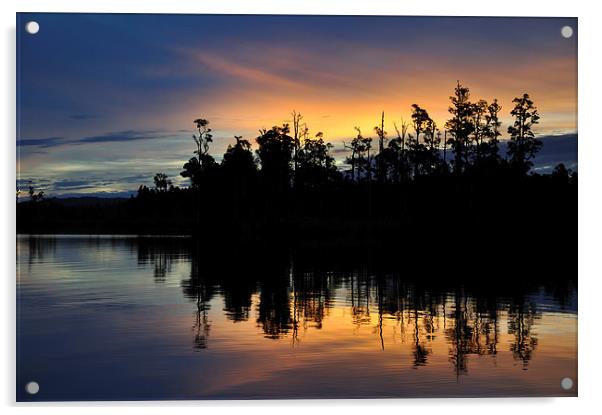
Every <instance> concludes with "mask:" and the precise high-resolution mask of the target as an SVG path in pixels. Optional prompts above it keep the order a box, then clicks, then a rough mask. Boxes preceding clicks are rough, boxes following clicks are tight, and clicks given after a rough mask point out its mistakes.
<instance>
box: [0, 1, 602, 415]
mask: <svg viewBox="0 0 602 415" xmlns="http://www.w3.org/2000/svg"><path fill="white" fill-rule="evenodd" d="M596 3H597V2H595V1H578V0H577V1H576V0H572V1H568V0H566V1H557V0H548V1H541V2H535V1H530V2H529V1H524V0H504V1H497V2H486V1H482V0H462V1H460V0H457V1H449V0H430V1H412V0H405V1H404V0H398V1H389V2H387V1H382V0H369V1H357V0H322V1H317V0H301V1H299V0H296V1H293V0H230V1H227V2H226V1H215V0H212V1H202V2H199V1H190V0H188V1H186V0H169V1H164V0H163V1H157V0H145V1H140V0H137V1H136V0H104V1H94V2H93V1H81V0H79V1H76V0H54V1H52V2H47V1H40V0H38V1H33V0H32V1H29V0H20V1H14V2H12V3H11V2H9V1H7V0H4V1H2V2H0V4H1V5H0V7H1V9H2V10H1V11H2V13H0V16H1V17H0V19H1V20H2V25H3V35H4V39H3V42H2V55H1V60H2V62H3V64H2V65H1V66H2V72H3V73H2V77H1V78H0V79H1V82H2V88H1V89H0V90H1V91H4V97H3V99H2V101H1V103H0V105H1V106H2V111H1V112H0V113H1V115H2V123H1V124H0V125H2V126H3V127H4V129H5V130H4V135H3V136H2V139H1V142H2V149H1V150H2V151H1V152H0V154H1V155H2V158H3V159H2V163H1V165H2V168H3V174H2V178H3V180H2V181H1V183H2V192H0V194H2V199H3V200H2V204H1V205H0V209H1V212H2V214H1V217H2V219H3V226H2V227H1V229H2V237H1V238H0V244H1V245H0V255H2V261H1V263H2V264H5V265H4V271H5V272H4V273H3V274H2V278H3V281H2V283H3V284H2V289H1V292H2V301H1V303H2V305H1V309H2V310H3V311H4V313H3V318H2V320H1V322H2V327H1V328H2V330H1V331H0V333H1V335H2V341H0V348H1V349H2V352H1V354H0V358H1V359H2V363H1V364H0V368H2V374H1V375H0V393H1V394H2V399H1V400H0V403H1V404H2V405H3V406H7V407H8V408H6V409H8V412H9V413H12V412H13V411H16V410H19V411H20V413H44V414H80V413H82V412H90V413H105V412H108V410H109V407H110V408H111V409H110V411H111V412H114V413H115V414H122V413H127V414H131V413H144V414H145V415H150V414H163V413H165V412H166V410H167V407H177V408H178V409H177V412H182V413H194V414H197V415H198V414H199V413H200V412H202V413H207V412H217V411H219V412H222V411H224V412H228V413H238V412H240V411H245V412H246V413H247V412H248V413H250V414H262V415H263V414H265V413H279V414H280V413H282V412H286V413H287V415H292V414H298V413H302V412H307V411H315V410H324V411H334V410H337V411H340V412H341V413H345V415H347V414H356V413H357V414H360V413H361V414H365V412H366V411H369V410H370V408H372V407H375V409H376V410H383V411H385V410H394V411H403V412H411V411H425V410H426V411H429V412H430V411H433V412H435V411H437V412H443V413H445V414H446V415H448V414H453V413H458V414H465V413H466V412H467V411H471V410H473V411H475V412H481V413H482V412H483V411H487V412H488V413H490V414H504V415H506V414H507V413H508V412H509V411H512V412H515V411H517V410H518V411H521V412H522V411H523V410H524V411H525V412H535V411H538V412H539V411H542V412H543V411H545V412H546V413H550V414H556V413H557V414H566V413H578V412H581V411H583V412H597V411H599V409H600V408H599V407H598V409H597V410H596V409H594V408H596V406H599V405H596V404H597V403H599V402H600V397H601V396H602V392H600V390H599V389H600V388H599V385H600V381H599V379H600V374H601V372H600V369H601V367H600V360H601V359H600V345H601V344H602V341H601V335H600V327H599V326H597V323H599V316H598V314H597V313H598V312H599V311H600V310H599V308H597V307H596V306H597V305H599V303H600V300H599V298H598V297H599V296H596V293H600V292H601V290H602V284H601V283H600V281H601V280H602V272H601V271H602V270H601V267H600V254H601V252H602V250H601V247H600V243H599V242H598V241H599V239H600V235H602V227H601V222H602V206H601V205H602V204H601V200H602V199H601V198H602V185H601V182H602V175H601V173H600V168H599V167H598V166H600V165H601V163H600V158H601V157H602V136H600V125H599V123H600V121H599V120H600V118H601V117H600V115H599V114H598V112H599V111H600V110H599V108H600V107H601V106H602V89H601V82H600V75H599V73H600V72H601V68H602V65H601V58H600V56H601V54H600V52H599V50H600V49H599V48H600V45H599V43H600V41H601V40H602V33H601V31H602V30H601V27H602V22H601V21H600V16H601V14H600V13H599V7H597V5H596ZM597 9H598V10H597ZM17 11H23V12H25V11H30V12H41V11H45V12H111V13H114V12H121V13H136V12H138V13H141V12H146V13H149V12H152V13H237V14H246V13H248V14H279V13H285V14H371V15H375V14H376V15H378V14H383V15H384V14H393V15H395V14H399V15H464V16H470V15H478V16H517V15H518V16H563V17H566V16H569V17H573V16H577V17H578V18H579V29H578V30H579V32H578V33H579V137H580V138H579V180H580V191H579V248H580V255H579V329H580V330H579V396H580V397H579V398H557V399H451V400H450V399H439V400H426V399H416V400H377V401H375V400H358V401H331V400H328V401H208V402H143V403H135V402H133V403H93V404H89V403H88V404H82V403H67V404H44V405H37V404H36V405H22V404H19V405H16V404H15V403H14V396H15V389H14V379H15V375H14V370H15V365H14V351H15V280H14V278H15V277H14V276H15V251H14V250H15V242H14V231H15V226H14V212H15V209H14V198H13V193H12V192H13V189H14V183H15V180H14V178H15V140H14V137H15V12H17ZM90 375H91V376H94V374H90ZM81 406H85V410H84V409H83V408H82V407H81ZM199 406H200V408H199ZM19 407H20V408H19Z"/></svg>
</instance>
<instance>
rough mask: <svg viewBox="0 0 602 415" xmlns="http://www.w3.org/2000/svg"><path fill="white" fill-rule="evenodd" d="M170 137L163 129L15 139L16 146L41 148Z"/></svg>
mask: <svg viewBox="0 0 602 415" xmlns="http://www.w3.org/2000/svg"><path fill="white" fill-rule="evenodd" d="M168 137H170V135H169V134H167V133H166V132H165V131H159V130H153V131H136V130H128V131H117V132H108V133H105V134H99V135H93V136H87V137H79V138H71V139H68V138H63V137H47V138H25V139H19V140H17V145H18V146H21V147H23V146H38V147H42V148H48V147H57V146H63V145H79V144H87V143H115V142H127V141H137V140H157V139H161V138H168Z"/></svg>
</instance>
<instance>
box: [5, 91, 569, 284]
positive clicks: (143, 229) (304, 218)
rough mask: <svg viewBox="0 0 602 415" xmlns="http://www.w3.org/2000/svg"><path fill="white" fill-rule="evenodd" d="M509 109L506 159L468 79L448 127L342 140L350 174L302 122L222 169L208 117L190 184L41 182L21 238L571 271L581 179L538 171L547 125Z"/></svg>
mask: <svg viewBox="0 0 602 415" xmlns="http://www.w3.org/2000/svg"><path fill="white" fill-rule="evenodd" d="M512 105H513V106H512V108H511V109H510V110H509V114H510V115H511V116H512V118H513V122H512V124H511V125H510V126H508V127H507V129H506V131H507V133H508V135H509V137H508V142H507V152H506V154H501V152H500V138H501V136H502V123H501V121H500V116H501V114H502V110H503V109H502V107H501V105H500V104H499V102H498V101H497V99H494V100H493V101H492V102H487V101H485V100H483V99H479V100H476V101H475V100H472V98H471V95H470V91H469V89H468V88H467V87H465V86H463V85H462V84H460V83H459V82H458V83H457V85H456V87H455V89H454V91H453V94H452V95H451V96H450V106H449V119H448V120H447V122H446V123H445V125H444V126H438V125H437V124H436V123H435V121H434V120H433V119H432V118H431V117H430V115H429V114H428V111H427V110H426V109H424V108H422V107H420V106H419V105H417V104H414V105H412V107H411V111H412V112H411V118H410V119H409V120H407V121H406V120H403V119H402V120H400V121H399V122H394V123H393V126H394V133H391V132H390V131H386V130H385V125H386V121H387V120H386V118H385V116H386V114H385V113H384V112H383V113H382V114H381V117H380V119H379V120H378V121H377V122H376V123H375V124H377V125H376V126H375V127H374V128H373V130H372V132H373V134H374V137H373V136H372V135H371V134H367V133H365V132H363V131H362V130H361V129H360V128H359V127H355V135H354V136H353V137H352V138H351V139H350V140H346V141H345V142H344V148H345V150H346V151H347V154H348V156H347V158H346V164H347V166H348V169H341V168H339V166H337V165H336V163H335V159H334V157H333V155H332V153H333V146H332V145H331V144H330V143H328V142H327V139H326V137H325V136H324V134H323V133H322V132H317V133H315V134H312V133H310V130H309V127H308V126H307V125H306V123H305V122H304V119H303V116H302V115H301V114H299V113H298V112H295V111H293V112H292V114H291V115H292V122H291V123H290V124H288V123H285V124H283V125H279V126H274V127H272V128H270V129H262V130H260V131H259V135H258V137H257V138H256V139H255V142H256V145H257V146H256V150H255V151H254V149H253V146H252V145H251V142H250V141H248V140H246V139H243V138H242V137H240V136H236V137H234V142H233V143H232V144H230V145H229V146H228V148H227V150H226V153H225V154H224V155H223V158H222V160H221V162H218V161H216V160H215V159H214V157H213V156H212V155H211V154H210V148H211V144H212V142H213V131H212V129H211V128H210V122H209V120H206V119H203V118H199V119H196V120H194V125H195V134H194V135H193V139H194V144H195V149H194V154H193V156H192V157H191V158H190V159H189V160H188V161H187V162H185V163H184V165H183V168H182V172H181V176H182V177H184V178H186V179H188V180H189V186H188V187H178V186H174V185H173V184H172V181H171V180H170V179H169V177H168V176H167V175H166V174H164V173H162V172H159V173H157V174H156V175H155V176H154V178H153V179H154V185H155V186H154V188H149V187H147V186H145V185H141V186H140V188H139V189H138V193H137V195H136V196H135V197H131V198H130V199H124V200H121V201H110V202H102V201H100V200H99V201H97V202H96V203H92V204H87V205H69V204H65V203H61V202H60V200H58V199H50V198H48V197H45V195H44V194H43V193H39V192H38V193H36V191H35V189H34V187H33V185H32V186H30V189H29V193H30V195H29V196H30V197H29V200H28V201H25V202H19V203H17V231H18V232H21V233H104V234H109V233H112V234H181V235H191V236H193V237H194V238H195V239H197V240H200V241H203V242H204V246H205V247H208V246H211V247H215V246H240V247H244V246H247V245H248V244H249V243H259V242H261V243H268V244H272V245H278V244H283V245H286V246H290V247H293V248H294V247H298V246H312V247H314V248H316V249H318V248H320V247H323V248H325V249H331V250H344V249H349V250H351V251H354V252H356V253H357V254H358V255H366V251H367V250H368V251H371V250H375V251H379V252H381V253H382V252H391V254H392V255H402V254H407V255H409V256H412V257H414V258H415V259H422V260H424V261H426V262H425V264H430V263H432V262H433V261H447V263H451V264H456V265H457V264H462V267H461V268H459V269H462V270H464V271H467V272H468V270H472V271H477V270H479V269H480V267H482V266H487V267H491V264H492V261H494V260H495V261H498V260H500V261H511V262H513V263H515V264H519V263H521V262H524V261H527V262H533V261H535V262H537V263H541V262H546V263H548V264H550V263H554V264H556V265H557V266H558V268H556V269H557V270H558V269H567V270H570V272H574V270H575V269H576V255H577V250H576V246H577V244H576V237H577V174H576V173H575V172H571V171H570V170H568V169H567V168H566V167H565V166H564V165H563V164H560V165H558V166H556V167H555V168H554V170H553V173H552V174H547V175H541V174H537V173H534V172H533V171H532V167H533V160H534V158H535V156H536V154H537V152H538V151H539V150H540V149H541V147H542V145H543V143H542V141H541V140H539V139H538V138H537V137H536V136H535V134H534V132H533V127H534V126H535V125H536V124H538V123H539V121H540V114H539V112H538V109H537V107H536V105H535V103H534V102H533V100H532V99H531V98H530V96H529V95H528V94H523V95H522V96H519V97H517V98H515V99H514V100H513V102H512ZM384 247H386V248H384ZM205 249H206V248H205ZM243 249H244V248H243ZM498 258H503V259H498Z"/></svg>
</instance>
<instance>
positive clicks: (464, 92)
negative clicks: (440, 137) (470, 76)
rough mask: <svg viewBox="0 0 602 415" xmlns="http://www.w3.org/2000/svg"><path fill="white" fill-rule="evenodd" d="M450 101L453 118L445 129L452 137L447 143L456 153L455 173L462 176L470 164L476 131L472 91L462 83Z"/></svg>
mask: <svg viewBox="0 0 602 415" xmlns="http://www.w3.org/2000/svg"><path fill="white" fill-rule="evenodd" d="M450 100H451V103H452V105H451V106H450V107H449V112H450V114H451V115H452V118H451V119H450V120H448V121H447V123H446V124H445V128H447V129H448V131H449V133H450V135H451V137H450V138H448V140H447V143H448V144H450V145H451V148H452V152H453V153H454V172H455V173H456V174H461V173H462V172H463V171H464V169H465V166H467V165H468V164H469V155H468V151H469V150H468V146H469V145H470V135H471V134H472V133H473V131H474V124H473V113H474V106H473V104H472V103H471V102H470V90H469V89H468V88H467V87H464V86H462V85H461V84H460V81H458V83H457V85H456V88H455V89H454V95H453V96H451V97H450Z"/></svg>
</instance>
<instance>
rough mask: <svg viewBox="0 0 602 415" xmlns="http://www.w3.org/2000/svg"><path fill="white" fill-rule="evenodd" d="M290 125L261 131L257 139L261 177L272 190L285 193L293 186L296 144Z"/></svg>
mask: <svg viewBox="0 0 602 415" xmlns="http://www.w3.org/2000/svg"><path fill="white" fill-rule="evenodd" d="M289 133H290V128H289V125H288V124H283V125H282V126H281V127H278V126H274V127H272V128H271V129H269V130H267V129H263V130H260V135H259V137H257V140H256V141H257V144H258V145H259V149H258V150H257V155H258V156H259V159H260V160H261V176H262V179H263V180H264V182H265V183H266V184H267V185H269V186H270V187H271V190H272V191H274V192H278V193H283V192H285V191H286V190H287V189H288V188H289V186H290V184H291V172H292V161H293V151H294V149H295V143H294V139H293V137H291V136H290V135H289Z"/></svg>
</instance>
